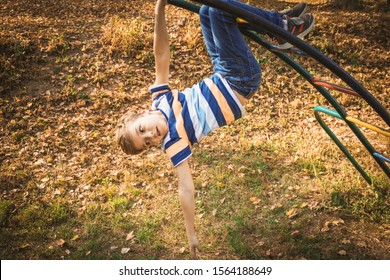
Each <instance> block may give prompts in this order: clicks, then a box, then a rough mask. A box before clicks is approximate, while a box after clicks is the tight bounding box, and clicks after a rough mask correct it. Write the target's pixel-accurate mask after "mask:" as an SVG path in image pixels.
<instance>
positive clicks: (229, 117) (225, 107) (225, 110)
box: [204, 78, 234, 124]
mask: <svg viewBox="0 0 390 280" xmlns="http://www.w3.org/2000/svg"><path fill="white" fill-rule="evenodd" d="M204 81H205V83H206V85H207V86H208V87H209V89H210V91H211V93H212V94H213V95H214V98H215V99H216V100H217V103H218V105H219V107H220V108H221V111H222V114H223V117H224V118H225V120H226V123H227V124H229V123H231V122H233V121H234V114H233V112H232V109H230V106H229V104H228V103H227V101H226V99H225V97H224V96H223V94H222V92H221V91H220V90H219V88H218V87H217V86H216V85H215V84H214V82H213V81H212V80H211V79H209V78H207V79H205V80H204Z"/></svg>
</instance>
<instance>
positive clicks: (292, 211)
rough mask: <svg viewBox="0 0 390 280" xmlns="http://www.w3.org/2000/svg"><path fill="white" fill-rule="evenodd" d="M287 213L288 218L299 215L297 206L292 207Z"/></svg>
mask: <svg viewBox="0 0 390 280" xmlns="http://www.w3.org/2000/svg"><path fill="white" fill-rule="evenodd" d="M285 214H286V216H287V217H288V218H290V219H292V218H294V217H295V216H297V215H298V210H297V208H291V209H290V210H288V211H286V212H285Z"/></svg>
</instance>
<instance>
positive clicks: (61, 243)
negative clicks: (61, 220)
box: [56, 239, 66, 247]
mask: <svg viewBox="0 0 390 280" xmlns="http://www.w3.org/2000/svg"><path fill="white" fill-rule="evenodd" d="M65 243H66V241H65V240H64V239H59V240H57V241H56V244H57V245H58V246H60V247H63V246H64V245H65Z"/></svg>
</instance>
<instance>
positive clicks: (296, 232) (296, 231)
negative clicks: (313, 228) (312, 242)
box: [291, 230, 300, 236]
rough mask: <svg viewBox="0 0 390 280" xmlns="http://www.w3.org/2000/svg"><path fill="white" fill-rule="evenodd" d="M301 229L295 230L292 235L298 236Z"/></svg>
mask: <svg viewBox="0 0 390 280" xmlns="http://www.w3.org/2000/svg"><path fill="white" fill-rule="evenodd" d="M299 233H300V232H299V230H294V231H293V232H292V233H291V236H297V235H298V234H299Z"/></svg>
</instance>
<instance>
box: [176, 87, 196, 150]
mask: <svg viewBox="0 0 390 280" xmlns="http://www.w3.org/2000/svg"><path fill="white" fill-rule="evenodd" d="M172 94H173V104H172V109H173V113H174V114H175V119H176V130H177V133H178V134H179V137H180V138H181V139H184V140H185V141H186V142H187V144H188V145H191V143H190V141H189V140H188V135H187V132H186V129H185V128H184V120H183V117H182V115H181V111H182V109H183V108H182V106H181V104H180V101H179V92H178V91H177V90H173V91H172Z"/></svg>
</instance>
